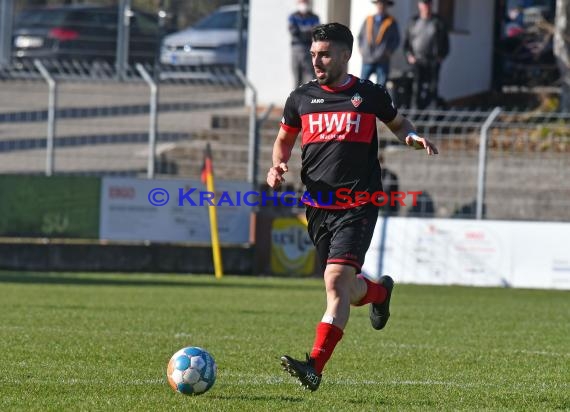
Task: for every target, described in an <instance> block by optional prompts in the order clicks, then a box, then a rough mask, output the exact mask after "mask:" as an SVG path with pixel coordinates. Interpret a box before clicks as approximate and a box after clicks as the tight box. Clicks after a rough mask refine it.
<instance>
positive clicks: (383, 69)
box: [358, 0, 400, 86]
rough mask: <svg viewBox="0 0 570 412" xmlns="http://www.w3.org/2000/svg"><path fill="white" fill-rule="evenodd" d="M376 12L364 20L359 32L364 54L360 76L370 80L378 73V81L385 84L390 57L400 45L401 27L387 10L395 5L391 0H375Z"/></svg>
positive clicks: (361, 51) (359, 45) (359, 40)
mask: <svg viewBox="0 0 570 412" xmlns="http://www.w3.org/2000/svg"><path fill="white" fill-rule="evenodd" d="M372 3H374V4H376V7H377V12H376V14H373V15H370V16H368V17H367V18H366V20H365V21H364V24H363V25H362V28H361V29H360V33H359V34H358V48H359V49H360V54H362V72H361V75H360V77H361V78H362V79H364V80H368V79H369V78H370V76H371V75H372V73H375V74H376V83H378V84H381V85H382V86H384V85H385V84H386V81H387V80H388V75H389V73H390V58H391V57H392V55H393V54H394V52H395V51H396V49H397V48H398V46H399V45H400V29H399V28H398V23H397V22H396V19H394V17H392V16H390V15H389V14H388V12H387V10H386V9H387V7H388V6H393V5H394V2H393V1H391V0H373V1H372Z"/></svg>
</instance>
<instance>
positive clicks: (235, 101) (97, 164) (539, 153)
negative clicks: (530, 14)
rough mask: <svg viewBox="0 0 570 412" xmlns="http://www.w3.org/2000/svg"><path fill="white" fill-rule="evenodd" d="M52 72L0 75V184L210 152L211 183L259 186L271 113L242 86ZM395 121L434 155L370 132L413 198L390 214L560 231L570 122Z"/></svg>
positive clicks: (159, 167) (510, 115)
mask: <svg viewBox="0 0 570 412" xmlns="http://www.w3.org/2000/svg"><path fill="white" fill-rule="evenodd" d="M60 66H61V67H59V66H57V65H54V66H52V67H50V68H47V69H48V70H47V72H48V73H44V76H42V73H41V71H40V69H39V68H38V66H37V65H31V66H26V67H10V68H6V69H5V70H3V71H0V173H12V174H13V173H26V174H30V173H33V174H50V173H53V174H82V175H130V176H140V177H149V176H157V177H176V178H186V177H190V178H196V177H198V176H199V173H200V169H201V166H202V161H203V149H204V147H205V143H206V142H209V143H210V144H211V145H212V151H213V155H214V164H215V171H216V176H217V177H218V178H223V179H230V180H246V179H252V174H253V175H254V177H255V178H256V180H257V182H259V183H260V184H263V182H264V180H265V173H266V171H267V169H268V168H269V167H270V166H271V151H272V146H273V142H274V139H275V136H276V132H277V130H278V124H279V120H280V117H281V109H272V108H268V109H267V110H265V111H259V112H258V111H256V109H257V108H256V105H255V104H254V103H255V93H254V92H255V90H254V88H253V85H252V84H251V83H249V82H248V81H247V79H246V78H245V77H244V76H239V75H237V74H236V73H235V72H234V71H233V70H222V69H220V70H217V71H212V70H208V71H207V70H190V69H188V68H186V69H185V70H182V69H178V70H176V71H173V70H172V69H171V68H163V70H162V71H161V73H160V76H158V77H157V78H158V82H156V85H157V86H158V87H157V89H156V90H155V91H156V95H155V97H156V100H154V98H153V95H152V93H151V92H152V90H153V87H152V85H153V82H154V78H155V77H156V76H155V73H153V72H152V68H150V67H147V68H144V67H139V68H138V69H137V68H136V67H130V68H129V70H128V71H127V73H128V76H126V78H125V79H123V80H122V81H118V80H117V78H116V76H115V75H114V71H113V68H112V67H108V68H106V67H101V66H98V67H93V66H89V67H86V66H84V65H82V64H80V63H77V62H75V63H71V62H69V63H66V64H65V65H64V64H60ZM144 73H146V75H144ZM145 77H146V81H145ZM49 78H52V79H53V82H52V93H51V94H50V88H49V85H48V83H49V82H48V80H47V79H49ZM247 87H249V88H250V90H251V93H246V92H245V90H246V88H247ZM54 91H55V92H54ZM50 95H51V96H52V97H51V99H50ZM246 95H249V99H250V100H248V98H247V96H246ZM153 101H155V102H156V105H155V107H156V109H157V115H156V117H154V116H153ZM402 112H403V114H404V115H406V116H407V117H408V118H410V119H411V120H412V121H413V122H414V123H415V124H416V126H417V129H418V131H419V132H420V133H421V134H423V135H425V136H427V137H429V138H430V139H432V140H433V141H435V142H436V143H437V145H438V146H439V148H440V154H439V155H438V156H433V157H428V156H426V155H425V154H424V153H421V152H416V151H413V150H410V149H408V148H406V147H404V146H403V145H401V144H400V143H399V142H398V141H397V140H396V139H395V137H394V136H393V135H391V133H390V132H389V131H388V130H387V129H386V128H385V126H383V125H382V124H381V123H379V131H380V143H381V147H382V149H381V150H382V153H383V154H384V161H385V164H384V166H385V167H386V168H388V169H390V170H391V171H392V172H393V173H394V174H395V175H396V176H397V177H398V185H399V190H402V191H421V192H422V196H421V197H420V198H419V202H418V203H417V205H416V206H412V205H410V204H409V203H408V204H407V206H405V207H402V208H401V210H400V211H399V214H400V215H402V216H431V217H445V218H449V217H452V218H453V217H457V218H476V217H481V218H488V219H527V220H550V221H568V220H570V156H568V155H569V152H570V128H569V124H570V115H569V114H560V113H540V112H513V111H509V112H505V111H502V110H500V109H497V110H481V111H466V110H459V109H451V110H445V111H421V112H419V111H413V110H402ZM50 134H51V136H53V140H52V141H53V144H51V145H50V143H49V140H50ZM153 154H154V155H153ZM300 156H301V153H300V148H299V145H297V146H296V147H295V149H294V151H293V157H292V159H291V161H290V164H289V165H290V169H291V171H290V173H289V174H288V176H287V181H288V184H289V185H290V186H291V187H292V188H293V189H295V190H299V191H302V186H301V182H300V178H299V172H300ZM251 159H256V161H255V162H253V161H251Z"/></svg>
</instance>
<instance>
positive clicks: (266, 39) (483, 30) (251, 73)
mask: <svg viewBox="0 0 570 412" xmlns="http://www.w3.org/2000/svg"><path fill="white" fill-rule="evenodd" d="M329 1H348V0H314V6H313V10H314V11H315V13H317V14H318V15H319V17H320V18H321V21H322V22H328V17H329V16H328V11H329V9H328V2H329ZM494 2H495V0H460V1H457V2H456V13H458V14H459V16H458V17H459V18H461V22H462V27H461V28H462V29H464V30H465V31H462V32H461V33H456V32H453V31H452V33H451V35H450V42H451V53H450V55H449V57H448V58H447V59H446V60H445V62H444V64H443V67H442V71H441V81H440V94H441V95H442V97H444V98H445V99H453V98H457V97H462V96H468V95H472V94H475V93H479V92H482V91H485V90H488V89H489V88H490V85H491V73H492V49H493V10H494ZM295 4H296V1H295V0H250V18H249V45H248V57H247V58H248V65H247V67H248V78H249V79H250V80H251V81H252V83H253V84H254V86H255V87H256V89H257V92H258V102H259V104H261V105H269V104H271V103H273V104H274V105H276V106H278V107H279V106H283V104H284V103H285V99H286V98H287V96H288V95H289V93H290V92H291V90H292V88H293V76H292V73H291V63H290V62H291V45H290V35H289V31H288V29H287V18H288V16H289V14H290V13H292V12H293V11H294V10H295ZM374 11H375V6H374V5H373V4H371V3H370V2H369V1H366V0H353V1H352V6H351V10H350V28H351V30H352V31H353V33H354V35H355V38H356V36H357V35H358V32H359V30H360V27H361V25H362V22H363V21H364V19H365V17H366V16H367V15H368V14H371V13H374ZM390 13H391V14H392V15H393V16H394V17H395V18H396V19H397V20H398V22H399V24H400V30H401V34H402V41H403V37H404V31H405V29H406V26H407V24H408V21H409V20H410V18H411V17H412V16H413V15H414V14H416V13H417V6H416V1H415V0H408V1H403V0H400V1H397V2H396V4H395V5H394V6H393V7H391V8H390ZM361 64H362V59H361V57H360V53H359V52H358V47H357V44H356V41H355V47H354V50H353V55H352V59H351V61H350V64H349V71H350V72H351V73H353V74H355V75H357V76H358V75H360V69H361ZM407 68H408V65H407V63H406V62H405V59H404V57H403V53H402V48H401V47H400V48H399V50H398V51H397V53H396V55H395V56H394V58H393V60H392V73H393V74H396V73H397V72H398V71H401V70H405V69H407Z"/></svg>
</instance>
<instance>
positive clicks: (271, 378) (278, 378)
mask: <svg viewBox="0 0 570 412" xmlns="http://www.w3.org/2000/svg"><path fill="white" fill-rule="evenodd" d="M220 376H221V377H222V379H223V380H224V382H223V384H224V385H227V386H241V385H282V384H291V385H296V381H295V379H294V378H292V377H290V376H288V375H285V374H283V375H254V374H247V373H236V372H228V373H221V374H220ZM219 378H220V377H218V379H219ZM228 378H229V379H228ZM326 382H327V383H330V384H333V385H342V386H364V385H374V386H382V385H385V386H386V385H389V386H447V387H456V388H462V389H469V388H481V387H489V386H493V387H494V386H496V385H497V384H496V383H490V382H468V383H465V382H453V381H438V380H431V379H428V380H423V381H421V380H418V381H415V380H392V381H382V380H370V379H365V380H358V379H341V378H333V379H327V380H326ZM0 383H1V384H3V385H30V384H33V385H54V384H55V385H85V386H90V385H99V386H108V387H116V386H117V384H118V383H117V381H116V380H105V379H83V378H79V379H77V378H72V379H39V378H30V379H14V378H0ZM167 384H168V383H167V381H166V378H164V379H163V378H160V379H132V380H128V379H127V380H123V381H121V382H120V385H121V386H141V385H167ZM568 387H570V385H569V384H567V383H562V382H556V383H555V384H554V385H553V384H552V382H548V383H547V382H533V383H531V384H525V383H518V384H514V385H512V386H507V388H509V389H511V390H513V389H519V390H532V389H549V388H561V389H562V388H568Z"/></svg>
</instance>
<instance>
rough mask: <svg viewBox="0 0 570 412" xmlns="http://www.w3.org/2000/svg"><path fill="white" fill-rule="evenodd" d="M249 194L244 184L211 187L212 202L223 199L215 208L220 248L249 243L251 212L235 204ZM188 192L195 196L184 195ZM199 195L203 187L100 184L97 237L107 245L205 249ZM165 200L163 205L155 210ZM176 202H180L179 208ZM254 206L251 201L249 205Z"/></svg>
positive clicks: (204, 213)
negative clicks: (141, 243) (128, 243)
mask: <svg viewBox="0 0 570 412" xmlns="http://www.w3.org/2000/svg"><path fill="white" fill-rule="evenodd" d="M250 188H251V185H249V184H248V183H244V182H228V181H216V199H219V198H220V197H219V196H221V194H222V193H227V195H226V196H227V197H226V199H228V201H226V202H223V203H222V204H221V205H220V206H216V212H217V216H218V230H219V233H220V243H221V244H222V245H227V244H243V243H248V242H249V227H250V213H251V207H250V206H247V205H246V204H244V203H243V202H240V205H239V206H237V204H238V198H239V199H243V197H244V196H243V195H244V193H246V192H247V191H248V190H249V189H250ZM159 189H161V190H159ZM192 189H195V190H194V191H193V192H189V191H191V190H192ZM180 191H182V194H183V195H185V194H188V193H190V194H188V197H187V198H186V199H184V196H182V198H181V197H180ZM202 192H206V187H205V186H204V184H203V183H202V182H201V181H199V180H159V179H154V180H153V179H135V178H112V177H109V178H104V179H103V181H102V183H101V217H100V222H99V237H100V238H101V239H108V240H127V241H128V240H132V241H154V242H193V243H205V244H206V243H210V242H211V237H210V220H209V215H208V208H209V206H208V202H207V201H206V200H204V199H205V198H204V197H203V196H202V194H201V193H202ZM188 199H190V201H189V200H188ZM201 199H202V200H201ZM166 200H168V201H167V202H166V204H164V205H162V206H159V205H158V204H162V203H164V202H165V201H166ZM179 200H183V202H182V205H180V204H179ZM254 200H255V198H254V197H253V196H252V197H251V201H254ZM192 202H193V203H194V204H195V205H193V204H192ZM153 203H154V204H153Z"/></svg>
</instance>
